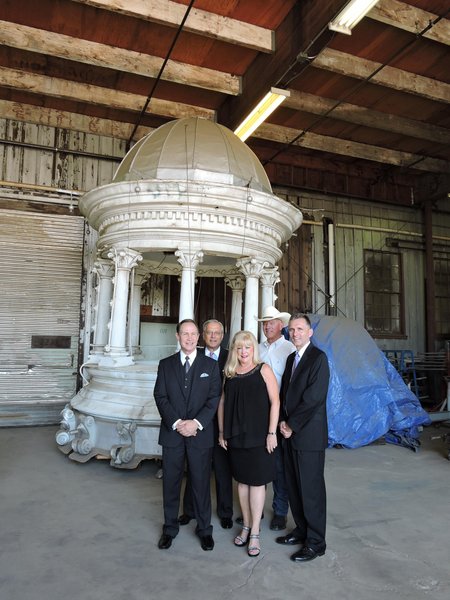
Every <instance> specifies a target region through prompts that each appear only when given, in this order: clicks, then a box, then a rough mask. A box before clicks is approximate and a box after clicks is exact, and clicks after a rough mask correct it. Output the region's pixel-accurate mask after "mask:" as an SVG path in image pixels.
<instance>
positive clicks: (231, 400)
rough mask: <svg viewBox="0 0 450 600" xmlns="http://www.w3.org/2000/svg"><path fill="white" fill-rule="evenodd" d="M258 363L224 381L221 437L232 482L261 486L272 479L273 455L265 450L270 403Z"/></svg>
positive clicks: (273, 471) (273, 469) (273, 474)
mask: <svg viewBox="0 0 450 600" xmlns="http://www.w3.org/2000/svg"><path fill="white" fill-rule="evenodd" d="M261 367H262V364H260V365H257V366H256V367H255V368H254V369H252V370H251V371H249V372H248V373H245V374H243V375H238V374H236V375H235V376H234V377H230V378H227V379H226V380H225V388H224V391H225V404H224V427H223V432H224V433H223V435H224V439H225V440H226V441H227V444H228V452H229V453H230V462H231V472H232V474H233V477H234V479H235V480H236V481H238V482H240V483H245V484H247V485H255V486H257V485H265V484H267V483H270V482H271V481H273V480H274V478H275V468H276V467H275V452H276V451H277V450H275V452H272V454H269V452H267V449H266V439H267V433H268V431H269V413H270V401H269V394H268V392H267V386H266V382H265V381H264V379H263V376H262V375H261Z"/></svg>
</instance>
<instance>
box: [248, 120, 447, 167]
mask: <svg viewBox="0 0 450 600" xmlns="http://www.w3.org/2000/svg"><path fill="white" fill-rule="evenodd" d="M300 134H302V131H300V130H298V129H292V128H290V127H281V126H280V125H272V124H270V123H263V124H262V125H261V126H260V127H259V128H258V129H257V130H256V131H255V132H254V133H253V135H254V136H255V137H258V138H262V139H265V140H272V141H274V142H279V143H281V144H291V143H292V145H294V146H299V147H302V148H310V149H311V150H320V151H322V152H331V153H334V154H340V155H342V156H352V157H354V158H358V159H364V160H370V161H374V162H378V163H385V164H389V165H395V166H397V167H405V168H413V169H419V170H420V171H430V172H433V173H448V172H450V163H449V162H447V161H445V160H441V159H438V158H430V157H427V156H419V155H417V154H412V153H410V152H400V151H398V150H392V149H390V148H383V147H381V146H373V145H369V144H361V143H360V142H352V141H350V140H343V139H338V138H334V137H331V136H326V135H319V134H317V133H312V132H307V133H304V134H303V135H301V137H300V138H299V139H298V140H296V141H295V142H293V141H292V140H294V139H295V138H297V137H298V136H299V135H300Z"/></svg>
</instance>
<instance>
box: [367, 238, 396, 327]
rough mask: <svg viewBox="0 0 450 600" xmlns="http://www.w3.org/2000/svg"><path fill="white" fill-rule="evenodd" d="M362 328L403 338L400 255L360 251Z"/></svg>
mask: <svg viewBox="0 0 450 600" xmlns="http://www.w3.org/2000/svg"><path fill="white" fill-rule="evenodd" d="M364 314H365V327H366V329H367V331H368V332H369V333H370V334H371V335H373V336H374V337H403V336H404V333H405V332H404V318H403V286H402V263H401V255H400V254H399V253H396V252H380V251H377V250H364Z"/></svg>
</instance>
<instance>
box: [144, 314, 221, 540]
mask: <svg viewBox="0 0 450 600" xmlns="http://www.w3.org/2000/svg"><path fill="white" fill-rule="evenodd" d="M176 336H177V340H178V343H179V344H180V351H179V352H177V353H176V354H173V355H172V356H169V357H168V358H165V359H163V360H161V361H160V363H159V367H158V376H157V378H156V383H155V390H154V397H155V402H156V406H157V407H158V410H159V413H160V415H161V427H160V431H159V444H160V445H161V446H162V448H163V450H162V463H163V504H164V527H163V533H162V535H161V537H160V539H159V542H158V548H160V549H161V550H166V549H168V548H170V546H171V545H172V540H173V538H174V537H176V535H177V534H178V530H179V523H178V508H179V505H180V491H181V482H182V479H183V474H184V466H185V464H187V465H188V475H189V478H190V481H191V489H192V500H193V512H194V517H195V519H196V520H197V528H196V533H197V535H198V536H199V538H200V543H201V547H202V549H203V550H212V549H213V548H214V540H213V537H212V525H211V493H210V478H211V459H212V451H213V445H214V443H215V441H216V440H215V439H214V426H213V419H214V416H215V414H216V412H217V406H218V403H219V399H220V394H221V380H220V373H219V367H218V364H217V362H216V361H213V360H211V359H210V358H207V357H206V356H205V355H204V354H203V353H201V352H197V343H198V338H199V331H198V327H197V324H196V323H195V321H193V320H191V319H185V320H183V321H181V322H180V323H178V325H177V333H176Z"/></svg>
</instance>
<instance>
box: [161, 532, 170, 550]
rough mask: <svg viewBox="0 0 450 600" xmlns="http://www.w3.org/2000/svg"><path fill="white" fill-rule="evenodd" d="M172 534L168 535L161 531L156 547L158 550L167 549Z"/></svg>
mask: <svg viewBox="0 0 450 600" xmlns="http://www.w3.org/2000/svg"><path fill="white" fill-rule="evenodd" d="M172 540H173V536H171V535H168V534H167V533H163V534H162V536H161V537H160V538H159V542H158V548H159V549H160V550H168V548H170V546H171V545H172Z"/></svg>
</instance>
